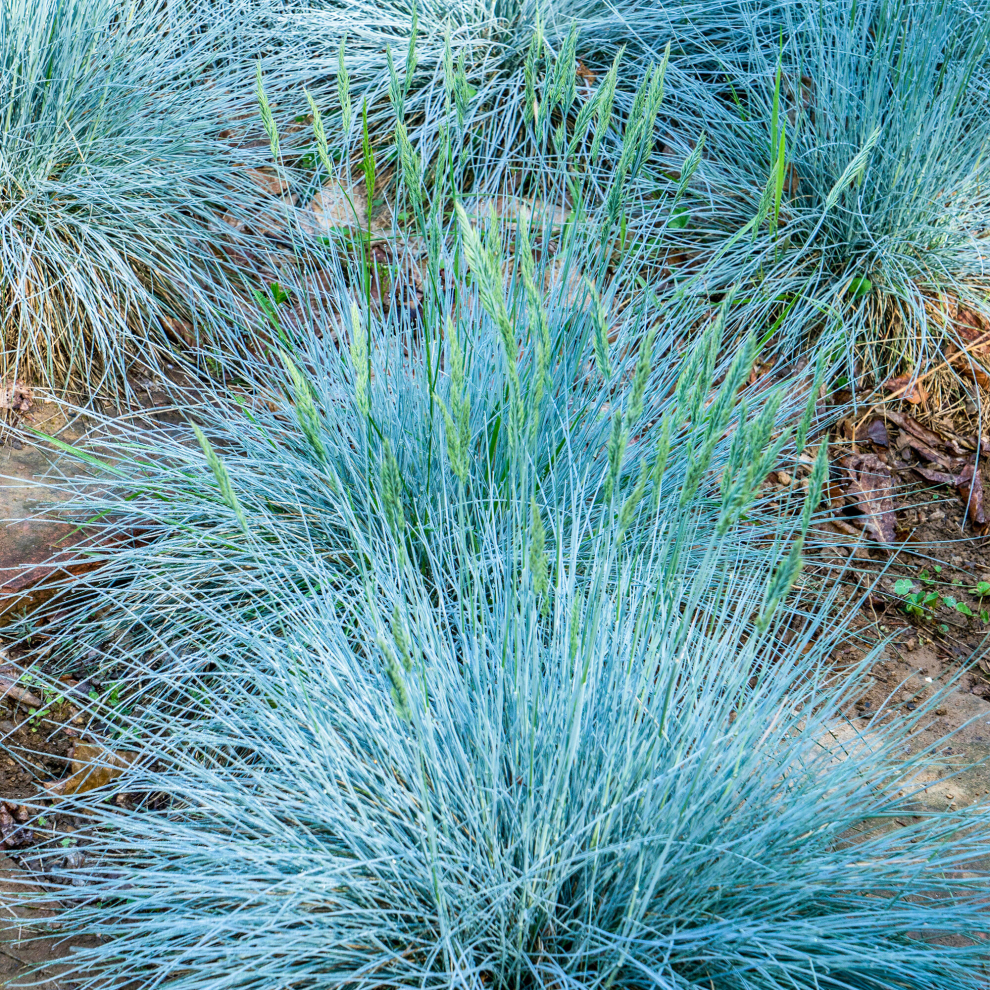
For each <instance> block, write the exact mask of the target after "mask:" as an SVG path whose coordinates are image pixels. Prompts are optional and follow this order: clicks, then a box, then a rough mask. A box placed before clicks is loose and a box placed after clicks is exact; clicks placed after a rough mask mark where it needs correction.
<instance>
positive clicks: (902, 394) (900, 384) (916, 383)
mask: <svg viewBox="0 0 990 990" xmlns="http://www.w3.org/2000/svg"><path fill="white" fill-rule="evenodd" d="M883 387H884V388H885V389H887V390H888V391H890V392H895V393H896V395H897V398H898V399H903V400H904V401H905V402H910V403H911V405H912V406H917V405H920V404H921V403H922V402H927V401H928V393H927V392H926V391H925V386H924V385H923V384H922V383H921V381H920V380H918V379H917V378H916V377H915V376H914V375H913V374H908V375H898V377H897V378H891V379H890V381H888V382H885V383H884V386H883ZM892 398H893V396H892Z"/></svg>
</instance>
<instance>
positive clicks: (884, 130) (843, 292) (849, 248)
mask: <svg viewBox="0 0 990 990" xmlns="http://www.w3.org/2000/svg"><path fill="white" fill-rule="evenodd" d="M730 20H731V22H732V23H733V24H734V25H735V28H736V30H735V32H734V34H733V36H732V37H731V39H728V40H727V39H725V38H722V39H720V40H719V42H718V43H717V44H714V43H712V44H706V43H705V42H704V39H703V38H701V37H697V38H696V40H697V43H696V47H695V49H694V50H693V53H692V55H691V59H692V61H693V62H694V64H695V65H696V67H697V73H696V74H697V81H698V82H701V83H703V89H702V90H701V91H699V90H693V91H692V95H693V96H694V97H695V98H697V97H698V95H699V93H702V92H703V94H704V95H703V96H702V97H701V99H700V100H698V102H696V103H695V105H694V106H693V107H692V106H691V105H690V103H689V102H688V101H681V102H679V103H677V100H676V93H675V91H674V89H673V87H672V86H670V85H669V86H668V93H669V96H670V99H671V101H672V102H675V103H677V106H676V109H675V110H674V112H675V113H676V114H677V115H678V117H679V119H680V121H681V122H682V124H683V125H686V126H687V127H688V129H689V130H690V129H697V128H703V129H704V132H705V144H704V152H703V155H702V162H701V165H700V167H699V170H698V182H697V183H696V185H695V188H694V190H693V191H692V193H691V194H690V195H689V197H688V201H685V205H686V206H687V207H689V214H688V215H689V216H690V224H689V225H686V226H689V229H686V230H685V231H684V233H683V234H682V235H680V236H682V237H683V238H684V240H685V245H686V246H685V249H686V250H690V249H691V248H690V244H691V242H692V241H693V243H694V245H695V248H694V249H695V250H698V251H701V252H702V257H701V259H700V261H701V264H702V265H703V267H704V270H705V272H704V283H705V288H706V291H712V290H714V289H716V287H717V286H718V285H719V284H721V285H722V286H726V287H727V286H729V285H731V284H734V283H738V282H740V281H742V282H743V283H744V284H746V285H747V287H748V288H747V291H746V292H745V294H744V295H745V297H746V298H747V299H748V303H747V305H745V306H740V307H739V308H738V310H737V318H738V322H739V325H740V326H743V327H746V328H747V329H752V328H753V327H754V326H756V325H762V326H764V327H765V328H766V330H767V332H772V333H774V334H775V336H776V339H777V341H778V342H779V344H778V346H779V349H780V351H781V352H782V353H783V354H785V355H786V354H791V353H794V351H795V350H797V349H799V348H801V347H803V346H805V345H806V341H807V339H808V337H809V335H810V334H816V333H821V332H823V331H824V332H825V334H826V338H827V343H826V344H825V346H827V347H833V348H835V349H836V353H844V354H846V355H848V357H849V363H850V365H851V364H852V363H853V359H854V358H862V359H864V366H865V368H866V369H867V370H868V371H871V372H878V373H880V374H883V373H889V372H892V371H895V370H897V369H898V367H899V366H900V367H902V368H903V367H905V366H906V367H908V368H911V367H919V366H920V365H922V364H923V363H924V362H925V361H926V360H927V359H929V358H930V357H931V355H932V354H933V353H934V349H935V348H937V346H938V345H939V343H940V341H941V340H943V339H944V338H945V337H946V336H949V337H950V338H952V337H955V338H958V333H957V330H958V327H957V326H955V325H954V323H955V318H956V307H957V305H959V304H962V305H964V306H966V307H968V308H970V309H971V310H974V311H975V312H977V313H980V314H983V315H984V316H985V315H986V313H987V304H986V296H987V285H988V283H987V276H986V269H987V248H986V230H987V218H988V214H987V198H986V192H985V184H986V170H987V156H986V148H987V140H988V136H990V116H988V114H987V110H986V101H985V98H984V94H985V92H986V87H987V82H988V68H990V61H988V47H987V43H988V38H990V34H988V31H990V28H988V19H987V17H986V11H985V10H984V8H983V7H982V6H981V5H977V6H976V7H975V8H974V7H973V6H972V5H969V4H964V3H958V2H940V3H935V4H931V3H917V2H914V0H868V2H866V3H859V4H856V5H855V7H850V5H848V4H844V3H822V4H817V3H815V4H804V3H790V4H784V5H778V6H771V7H767V6H765V5H762V4H757V3H743V4H739V5H737V6H736V8H735V9H734V13H733V16H732V18H730ZM719 229H721V230H723V231H725V232H726V233H728V234H730V235H731V236H730V237H729V239H728V241H726V240H725V236H724V234H723V235H721V238H720V236H719V235H718V234H717V231H718V230H719ZM713 235H714V236H713ZM704 245H707V247H705V246H704Z"/></svg>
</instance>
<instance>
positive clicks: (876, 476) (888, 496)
mask: <svg viewBox="0 0 990 990" xmlns="http://www.w3.org/2000/svg"><path fill="white" fill-rule="evenodd" d="M840 463H841V464H842V465H843V467H845V468H846V472H847V474H848V476H849V484H848V485H847V486H846V490H845V494H846V497H847V498H853V499H854V500H855V504H856V505H857V506H858V507H859V509H860V510H861V511H862V513H863V516H864V520H863V525H864V528H866V529H869V530H871V531H872V533H873V535H874V537H875V539H876V540H877V542H879V543H892V542H893V540H894V531H895V528H896V525H897V516H896V515H895V513H894V479H893V475H892V474H891V470H890V468H889V467H887V465H886V464H884V462H883V461H881V460H880V458H879V457H877V456H876V454H853V455H852V456H850V457H844V458H843V459H842V461H841V462H840Z"/></svg>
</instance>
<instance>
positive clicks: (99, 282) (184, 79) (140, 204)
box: [0, 0, 259, 393]
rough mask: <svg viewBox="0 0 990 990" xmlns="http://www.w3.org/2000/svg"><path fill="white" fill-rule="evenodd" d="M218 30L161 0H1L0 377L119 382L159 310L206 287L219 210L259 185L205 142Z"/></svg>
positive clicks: (217, 254)
mask: <svg viewBox="0 0 990 990" xmlns="http://www.w3.org/2000/svg"><path fill="white" fill-rule="evenodd" d="M218 38H219V36H214V34H212V33H211V31H210V29H209V26H208V25H207V24H206V23H205V20H204V18H203V17H202V15H201V14H198V13H196V12H195V11H194V10H193V9H192V7H191V6H189V5H182V4H179V3H176V2H170V0H161V2H151V3H144V2H141V3H137V2H134V3H132V2H128V3H125V4H123V5H122V4H119V3H112V2H109V0H39V2H33V0H31V2H27V0H4V3H3V5H2V9H0V94H2V96H3V100H2V102H3V108H4V109H3V114H2V116H0V264H2V268H3V272H4V285H3V289H2V293H3V295H2V302H0V312H2V333H3V353H2V358H0V376H3V377H10V376H21V377H24V378H33V379H34V380H36V381H40V382H41V383H43V384H45V385H47V386H52V387H59V388H63V387H66V386H72V387H75V386H78V385H80V384H83V383H85V386H86V388H85V389H84V391H96V392H99V391H103V392H105V393H107V392H109V393H113V392H114V391H116V390H117V389H119V388H125V389H126V373H127V370H128V368H129V366H130V365H131V363H132V362H133V361H135V360H138V359H139V360H141V361H143V362H144V363H145V364H146V365H150V366H152V367H155V366H156V364H157V362H158V360H159V358H158V349H161V348H163V347H166V346H167V339H166V335H165V333H164V327H163V324H166V323H167V322H168V321H169V320H172V319H178V320H181V321H195V319H196V315H197V313H198V311H200V310H201V309H203V308H204V307H206V306H208V305H209V304H210V302H211V301H212V302H216V301H217V300H220V299H223V290H224V287H225V284H226V277H225V274H224V272H225V269H224V266H223V265H221V264H220V261H221V260H222V254H221V251H222V246H223V243H224V241H225V240H228V241H229V240H230V238H231V237H232V236H233V228H232V227H230V226H229V225H227V224H225V223H223V222H222V221H221V219H220V218H221V217H222V216H223V215H224V214H225V213H228V214H229V215H231V216H236V217H238V218H243V217H245V216H250V215H252V214H254V215H256V214H257V210H258V203H259V197H258V195H257V193H256V192H255V191H253V190H252V186H251V184H250V182H249V181H247V180H246V178H245V173H246V168H245V167H244V166H246V165H247V164H249V163H250V157H245V155H246V154H249V153H247V152H242V153H240V154H239V156H238V161H237V162H235V161H234V159H233V157H232V155H231V153H230V151H229V149H227V148H225V147H224V146H223V145H222V144H221V142H220V141H218V140H217V135H218V134H219V132H220V131H221V130H222V129H223V128H225V127H228V126H229V121H228V120H227V118H228V117H229V116H231V115H233V114H234V113H235V112H236V105H235V104H236V101H234V100H233V98H232V97H230V96H229V94H228V95H225V91H224V89H223V87H222V86H219V85H218V86H211V85H207V82H208V80H207V78H206V73H207V70H208V69H209V67H210V66H211V64H212V63H213V62H214V61H215V60H216V58H217V57H218V52H220V51H221V48H220V46H219V40H218ZM242 110H243V108H242ZM238 165H240V166H241V167H237V166H238Z"/></svg>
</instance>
